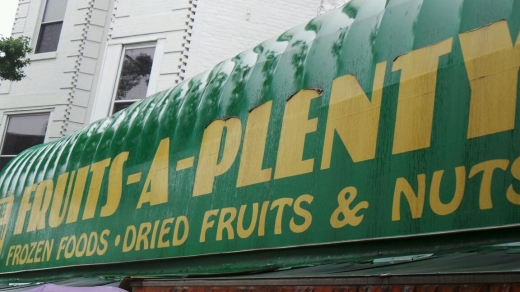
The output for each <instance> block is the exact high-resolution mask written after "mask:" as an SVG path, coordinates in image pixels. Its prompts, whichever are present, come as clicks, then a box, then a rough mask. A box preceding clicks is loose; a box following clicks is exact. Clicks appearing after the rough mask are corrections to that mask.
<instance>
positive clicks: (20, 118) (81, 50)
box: [0, 0, 346, 169]
mask: <svg viewBox="0 0 520 292" xmlns="http://www.w3.org/2000/svg"><path fill="white" fill-rule="evenodd" d="M344 2H346V1H342V2H341V1H338V0H329V1H326V2H324V1H323V0H322V1H320V0H303V1H294V0H284V1H274V0H266V1H257V0H242V1H234V2H229V1H224V0H211V1H210V0H152V1H150V0H75V1H67V0H20V2H19V6H18V10H17V14H16V18H15V22H14V25H13V29H12V36H13V37H18V36H29V37H31V39H32V46H33V50H34V52H33V54H31V55H30V56H29V58H30V59H31V65H30V66H29V67H27V68H26V69H25V73H26V75H27V78H26V79H24V80H22V81H20V82H8V81H0V143H1V144H0V146H1V150H0V169H1V168H3V166H4V165H5V164H6V163H7V162H8V161H9V160H10V159H11V158H12V157H14V156H15V155H16V154H18V153H20V152H21V151H22V150H24V149H26V148H28V147H30V146H32V145H36V144H39V143H43V142H48V141H52V140H55V139H58V138H60V137H62V136H64V135H67V134H69V133H71V132H73V131H75V130H78V129H81V128H83V127H84V126H86V125H88V124H90V123H92V122H94V121H96V120H99V119H102V118H105V117H107V116H108V115H110V114H112V113H114V112H116V111H118V110H121V109H124V108H125V107H127V106H128V105H130V104H132V103H133V102H135V101H137V100H139V99H142V98H144V97H146V96H149V95H151V94H154V93H156V92H159V91H162V90H165V89H167V88H170V87H172V86H175V85H176V84H177V83H179V82H180V81H182V80H183V79H185V78H189V77H192V76H194V75H196V74H198V73H201V72H202V71H205V70H207V69H209V68H211V67H213V66H214V65H216V64H217V63H218V62H220V61H222V60H224V59H227V58H231V57H233V56H234V55H236V54H238V53H239V52H241V51H243V50H245V49H247V48H249V47H252V46H254V45H256V44H258V43H260V42H261V41H263V40H265V39H268V38H271V37H273V36H276V35H279V34H281V33H282V32H283V31H285V30H287V29H289V28H291V27H294V26H296V25H298V24H301V23H304V22H305V21H308V20H309V19H311V18H313V17H314V16H316V14H318V13H322V12H324V11H325V10H327V9H332V8H336V7H338V6H340V5H342V4H344Z"/></svg>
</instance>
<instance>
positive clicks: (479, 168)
mask: <svg viewBox="0 0 520 292" xmlns="http://www.w3.org/2000/svg"><path fill="white" fill-rule="evenodd" d="M508 165H509V160H507V159H495V160H488V161H484V162H481V163H479V164H476V165H474V166H473V167H472V168H471V170H470V172H469V178H472V177H473V176H475V175H476V174H477V173H479V172H482V181H481V183H480V195H479V207H480V209H481V210H486V209H491V208H493V203H492V201H491V180H492V178H493V172H494V170H495V169H497V168H499V169H502V170H506V169H507V166H508Z"/></svg>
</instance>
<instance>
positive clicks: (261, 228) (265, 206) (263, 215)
mask: <svg viewBox="0 0 520 292" xmlns="http://www.w3.org/2000/svg"><path fill="white" fill-rule="evenodd" d="M268 208H269V201H264V202H263V203H262V209H261V210H260V219H259V220H258V236H264V235H265V219H266V218H267V210H268Z"/></svg>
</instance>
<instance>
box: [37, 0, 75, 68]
mask: <svg viewBox="0 0 520 292" xmlns="http://www.w3.org/2000/svg"><path fill="white" fill-rule="evenodd" d="M48 1H49V0H41V2H40V11H39V13H38V22H37V23H36V24H37V26H36V29H35V30H34V35H33V38H32V39H33V46H32V47H33V54H32V56H31V61H33V60H40V59H50V58H56V52H57V51H58V47H59V44H60V40H61V33H62V32H63V24H64V23H65V15H66V14H67V8H68V6H69V3H68V1H74V0H68V1H67V7H65V13H64V14H63V19H62V20H61V21H48V22H43V16H44V15H45V10H46V8H47V2H48ZM58 22H61V23H62V25H61V31H60V37H59V39H58V46H57V47H56V51H52V52H44V53H37V52H36V50H37V49H38V44H39V42H40V32H41V30H42V25H44V24H49V23H58ZM40 55H41V56H40Z"/></svg>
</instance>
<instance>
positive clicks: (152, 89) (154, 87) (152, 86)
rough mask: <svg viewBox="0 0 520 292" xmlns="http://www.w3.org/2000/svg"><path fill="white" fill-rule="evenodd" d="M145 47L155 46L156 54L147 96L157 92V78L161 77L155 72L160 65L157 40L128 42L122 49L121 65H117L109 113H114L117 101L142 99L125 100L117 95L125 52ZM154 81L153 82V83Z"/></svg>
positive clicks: (129, 100) (126, 101) (131, 101)
mask: <svg viewBox="0 0 520 292" xmlns="http://www.w3.org/2000/svg"><path fill="white" fill-rule="evenodd" d="M145 48H154V49H155V51H154V56H153V60H152V69H151V70H150V80H149V81H148V87H147V88H146V96H150V95H152V94H154V93H155V91H156V90H157V79H158V78H159V76H158V75H159V74H153V73H154V67H158V66H157V65H156V61H155V56H156V54H157V42H146V43H137V44H128V45H123V48H122V50H121V57H120V58H119V65H118V66H117V76H116V80H115V84H114V90H113V92H112V102H111V103H110V108H109V110H108V113H109V115H112V114H113V113H112V112H113V110H114V105H115V104H116V103H134V102H137V101H140V100H141V99H124V100H116V96H117V88H118V87H119V81H120V80H119V78H121V71H123V62H124V61H125V52H126V50H128V49H130V50H132V49H145ZM152 82H153V84H152ZM146 96H145V97H146Z"/></svg>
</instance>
